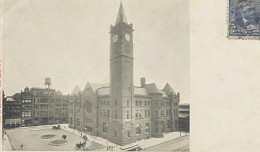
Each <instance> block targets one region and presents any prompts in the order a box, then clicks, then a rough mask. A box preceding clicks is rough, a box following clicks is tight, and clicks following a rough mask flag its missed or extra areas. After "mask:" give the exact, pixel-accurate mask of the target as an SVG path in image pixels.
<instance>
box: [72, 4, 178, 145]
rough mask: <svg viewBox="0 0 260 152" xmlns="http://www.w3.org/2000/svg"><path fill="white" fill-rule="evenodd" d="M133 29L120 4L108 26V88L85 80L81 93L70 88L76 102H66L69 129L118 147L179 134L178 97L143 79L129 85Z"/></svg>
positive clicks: (167, 88) (168, 90)
mask: <svg viewBox="0 0 260 152" xmlns="http://www.w3.org/2000/svg"><path fill="white" fill-rule="evenodd" d="M133 31H134V30H133V24H128V22H127V20H126V16H125V12H124V9H123V6H122V4H120V8H119V11H118V16H117V20H116V23H115V25H114V26H112V25H111V27H110V39H111V41H110V85H106V84H96V83H90V82H88V83H87V85H86V86H85V88H84V90H83V91H80V89H78V88H75V89H74V91H73V94H74V95H75V96H76V97H77V100H76V102H74V103H72V102H71V103H70V109H71V111H70V113H69V115H70V116H69V117H70V118H69V119H70V121H69V126H70V127H72V128H75V129H78V130H81V131H84V132H86V133H88V134H91V135H95V136H100V137H103V138H106V139H108V140H109V141H111V142H113V143H116V144H119V145H127V144H130V143H133V142H135V141H136V140H139V139H146V138H150V137H163V136H164V133H167V132H172V131H176V130H178V103H179V99H180V98H179V93H175V91H174V90H173V89H172V87H171V86H170V85H169V84H168V83H167V84H166V85H165V87H164V88H163V89H159V88H158V87H157V86H156V84H155V83H151V84H146V82H145V78H141V85H140V86H134V83H133V82H134V81H133V79H134V72H133V71H134V70H133V64H134V58H133ZM75 90H77V91H75Z"/></svg>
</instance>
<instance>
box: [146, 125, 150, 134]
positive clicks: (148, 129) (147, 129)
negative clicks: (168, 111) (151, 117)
mask: <svg viewBox="0 0 260 152" xmlns="http://www.w3.org/2000/svg"><path fill="white" fill-rule="evenodd" d="M149 131H150V125H149V123H146V124H145V132H149Z"/></svg>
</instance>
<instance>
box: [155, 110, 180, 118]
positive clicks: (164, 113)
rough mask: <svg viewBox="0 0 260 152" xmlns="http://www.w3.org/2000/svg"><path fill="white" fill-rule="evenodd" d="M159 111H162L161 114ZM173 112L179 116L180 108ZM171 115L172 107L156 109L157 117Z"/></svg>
mask: <svg viewBox="0 0 260 152" xmlns="http://www.w3.org/2000/svg"><path fill="white" fill-rule="evenodd" d="M159 112H160V114H159ZM173 114H174V115H175V116H177V115H178V110H177V109H173ZM170 115H171V110H170V109H164V110H159V111H158V110H156V111H155V116H157V117H165V116H166V117H168V116H170Z"/></svg>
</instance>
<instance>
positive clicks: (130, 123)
mask: <svg viewBox="0 0 260 152" xmlns="http://www.w3.org/2000/svg"><path fill="white" fill-rule="evenodd" d="M133 31H134V30H133V24H128V23H127V20H126V16H125V12H124V8H123V5H122V3H121V4H120V8H119V11H118V16H117V19H116V23H115V25H114V26H113V25H111V27H110V111H111V115H110V117H109V126H108V132H109V133H108V136H109V140H110V141H111V142H113V143H116V144H119V145H125V144H128V143H132V142H134V141H135V118H134V112H135V110H134V106H135V104H134V86H133V79H134V78H133V64H134V63H133V60H134V58H133Z"/></svg>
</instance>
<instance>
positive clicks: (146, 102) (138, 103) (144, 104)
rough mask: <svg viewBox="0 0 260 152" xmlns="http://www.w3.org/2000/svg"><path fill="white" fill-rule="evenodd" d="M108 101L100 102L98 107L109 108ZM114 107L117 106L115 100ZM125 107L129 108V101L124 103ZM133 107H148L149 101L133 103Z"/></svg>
mask: <svg viewBox="0 0 260 152" xmlns="http://www.w3.org/2000/svg"><path fill="white" fill-rule="evenodd" d="M109 104H110V103H109V100H108V101H100V105H106V106H109ZM114 105H115V106H117V100H115V102H114ZM126 106H127V107H129V106H130V101H129V100H127V101H126ZM135 106H137V107H138V106H139V107H141V106H150V101H135Z"/></svg>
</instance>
